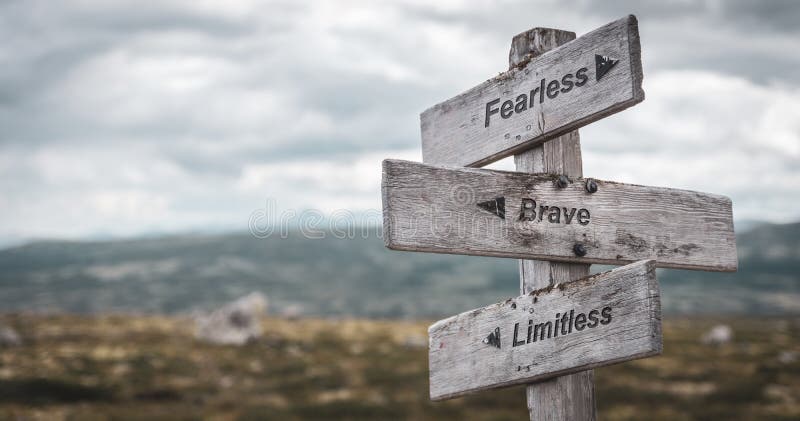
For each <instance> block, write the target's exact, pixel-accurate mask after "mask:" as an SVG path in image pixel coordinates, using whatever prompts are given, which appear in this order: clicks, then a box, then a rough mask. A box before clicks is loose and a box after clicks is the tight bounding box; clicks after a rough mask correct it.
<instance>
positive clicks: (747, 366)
mask: <svg viewBox="0 0 800 421" xmlns="http://www.w3.org/2000/svg"><path fill="white" fill-rule="evenodd" d="M718 322H725V323H727V324H730V325H731V326H732V327H733V328H734V332H735V335H736V338H735V340H734V342H733V343H731V344H727V345H723V346H718V347H713V346H706V345H702V344H700V343H699V341H698V338H699V336H700V335H701V333H702V332H703V331H704V330H706V329H708V328H709V327H710V326H712V325H713V324H714V323H718ZM0 324H5V325H8V326H12V327H13V328H14V329H15V330H17V331H18V332H19V333H20V334H21V336H22V337H23V340H24V345H23V346H19V347H8V348H0V418H8V419H19V418H22V417H24V418H25V419H47V420H50V419H55V420H59V419H64V420H67V419H78V420H92V419H112V418H113V419H171V420H172V419H186V420H191V419H218V420H249V419H253V420H260V419H280V420H292V419H328V418H332V419H414V420H418V419H467V418H468V419H479V420H480V419H495V420H502V419H509V420H510V419H515V420H519V419H526V418H527V414H526V411H525V403H524V402H525V401H524V392H523V390H522V389H520V388H511V389H506V390H499V391H492V392H485V393H480V394H477V395H474V396H470V397H467V398H462V399H455V400H451V401H446V402H441V403H432V402H430V401H429V400H428V384H427V375H428V368H427V346H426V341H427V335H426V329H427V323H423V322H386V321H364V320H344V321H333V320H294V321H289V320H282V319H276V318H268V319H265V320H264V328H265V332H266V334H265V336H264V337H263V338H262V339H260V340H259V341H257V342H255V343H252V344H249V345H247V346H243V347H228V346H214V345H209V344H204V343H201V342H198V341H196V340H195V339H194V338H193V336H192V327H193V325H192V323H191V322H190V321H189V320H186V319H180V318H166V317H134V316H103V317H94V318H92V317H83V316H66V315H60V316H32V315H5V316H0ZM664 338H665V344H664V349H665V352H664V355H663V356H661V357H657V358H651V359H646V360H639V361H634V362H629V363H625V364H621V365H618V366H614V367H608V368H602V369H598V370H596V378H597V394H598V401H599V412H600V417H601V418H602V419H604V420H628V419H631V420H633V419H664V420H682V419H687V420H688V419H754V420H755V419H787V420H788V419H800V320H797V319H783V320H781V319H761V320H751V321H746V320H711V319H702V320H697V319H680V320H667V321H666V322H665V325H664ZM782 354H783V357H781V355H782ZM793 356H794V361H792V362H789V360H791V359H792V357H793Z"/></svg>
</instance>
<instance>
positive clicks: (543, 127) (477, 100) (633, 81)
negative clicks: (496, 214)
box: [421, 16, 644, 167]
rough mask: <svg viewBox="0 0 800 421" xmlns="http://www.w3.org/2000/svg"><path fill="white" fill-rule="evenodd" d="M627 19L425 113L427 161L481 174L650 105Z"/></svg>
mask: <svg viewBox="0 0 800 421" xmlns="http://www.w3.org/2000/svg"><path fill="white" fill-rule="evenodd" d="M640 55H641V54H640V47H639V28H638V26H637V22H636V18H635V17H633V16H628V17H625V18H623V19H620V20H618V21H616V22H611V23H609V24H608V25H606V26H603V27H602V28H598V29H596V30H594V31H592V32H590V33H588V34H586V35H584V36H582V37H580V38H578V39H576V40H575V41H572V42H570V43H568V44H565V45H564V46H563V47H561V48H559V49H558V51H554V52H553V53H548V54H542V55H540V56H538V57H534V58H531V59H530V60H529V61H528V62H523V63H520V64H519V65H518V66H514V67H513V68H511V69H510V70H509V71H508V72H505V73H503V74H500V75H499V76H497V77H495V78H493V79H490V80H488V81H486V82H484V83H482V84H480V85H478V86H476V87H474V88H472V89H470V90H469V91H467V92H464V93H463V94H461V95H459V96H457V97H455V98H453V99H450V100H447V101H445V102H442V103H441V104H437V105H435V106H433V107H432V108H430V109H428V110H426V111H425V112H423V113H422V116H421V120H422V159H423V161H424V162H427V163H431V164H448V165H459V166H471V167H478V166H482V165H485V164H488V163H491V162H492V161H496V160H498V159H501V158H504V157H506V156H509V155H512V154H514V153H515V152H517V151H522V150H525V149H528V148H530V147H532V146H535V145H536V144H537V143H541V142H543V141H545V140H547V139H548V138H552V137H554V136H556V135H559V134H564V133H566V132H568V131H570V130H574V129H576V128H578V127H581V126H584V125H586V124H588V123H591V122H593V121H597V120H599V119H601V118H603V117H606V116H608V115H611V114H614V113H616V112H618V111H622V110H624V109H625V108H628V107H630V106H632V105H635V104H637V103H639V102H641V101H642V100H643V99H644V91H642V62H641V58H640Z"/></svg>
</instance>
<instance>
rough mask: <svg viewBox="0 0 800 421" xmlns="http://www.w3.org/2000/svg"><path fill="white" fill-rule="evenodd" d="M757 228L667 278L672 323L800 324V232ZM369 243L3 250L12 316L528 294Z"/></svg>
mask: <svg viewBox="0 0 800 421" xmlns="http://www.w3.org/2000/svg"><path fill="white" fill-rule="evenodd" d="M751 226H752V228H751V229H750V230H749V231H746V232H743V233H741V232H740V234H739V235H738V241H737V242H738V248H739V272H737V273H708V272H695V271H681V270H660V271H659V279H660V281H661V288H662V297H663V308H664V311H665V313H667V314H757V315H767V314H800V223H794V224H785V225H771V224H752V225H751ZM740 231H741V230H740ZM359 233H360V231H359ZM364 233H365V234H366V237H367V238H362V236H361V235H359V236H357V237H356V238H353V239H339V238H336V237H335V236H334V235H333V233H326V234H327V235H326V236H325V238H323V239H307V238H304V237H303V236H302V235H300V234H299V232H296V231H294V232H291V233H289V235H288V237H287V238H280V237H279V236H277V235H275V236H273V237H271V238H267V239H258V238H255V237H253V236H251V235H250V234H246V233H236V234H225V235H202V236H201V235H196V236H195V235H183V236H169V237H161V238H148V239H134V240H124V241H98V242H65V241H46V242H37V243H32V244H28V245H24V246H19V247H13V248H8V249H5V250H0V312H8V311H37V312H39V311H44V312H78V313H95V312H135V313H171V314H174V313H188V312H191V311H193V310H201V309H209V308H214V307H216V306H218V305H220V304H221V303H223V302H226V301H229V300H232V299H234V298H237V297H239V296H242V295H245V294H247V293H249V292H252V291H261V292H263V293H264V294H266V295H267V296H268V297H269V299H270V311H271V312H274V313H286V314H289V313H291V314H305V315H319V316H334V317H348V316H358V317H380V318H435V317H442V316H448V315H452V314H456V313H459V312H463V311H466V310H469V309H472V308H476V307H481V306H484V305H488V304H490V303H493V302H496V301H500V300H502V299H505V298H507V297H510V296H514V295H517V292H518V282H519V281H518V275H517V262H516V260H513V259H495V258H480V257H468V256H449V255H433V254H423V253H407V252H397V251H391V250H387V249H386V248H385V247H384V246H383V240H382V239H381V238H379V233H378V231H377V230H376V229H374V228H373V229H369V230H365V231H364ZM605 269H606V268H604V267H593V270H594V271H600V270H605Z"/></svg>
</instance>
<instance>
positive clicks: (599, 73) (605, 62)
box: [594, 54, 619, 80]
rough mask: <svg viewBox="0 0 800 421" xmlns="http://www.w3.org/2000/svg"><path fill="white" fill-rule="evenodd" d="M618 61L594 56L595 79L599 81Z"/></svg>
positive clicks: (597, 55)
mask: <svg viewBox="0 0 800 421" xmlns="http://www.w3.org/2000/svg"><path fill="white" fill-rule="evenodd" d="M617 63H619V60H617V59H613V58H609V57H608V56H601V55H599V54H595V55H594V66H595V77H596V78H597V80H600V79H601V78H602V77H603V76H605V75H606V73H608V71H609V70H611V68H612V67H614V66H615V65H616V64H617Z"/></svg>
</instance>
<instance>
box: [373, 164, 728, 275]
mask: <svg viewBox="0 0 800 421" xmlns="http://www.w3.org/2000/svg"><path fill="white" fill-rule="evenodd" d="M557 181H558V176H555V175H550V174H523V173H515V172H506V171H493V170H486V169H475V168H448V167H438V166H433V165H426V164H420V163H416V162H410V161H400V160H385V161H384V163H383V181H382V193H383V212H384V242H385V244H386V246H387V247H389V248H391V249H395V250H406V251H424V252H433V253H451V254H467V255H479V256H496V257H514V258H523V259H525V258H527V259H538V260H554V261H563V262H574V263H603V264H614V265H621V264H626V263H630V262H632V261H636V260H641V259H649V258H654V259H656V260H657V264H658V266H660V267H669V268H680V269H699V270H711V271H735V270H736V268H737V258H736V242H735V235H734V232H733V215H732V209H731V201H730V199H728V198H727V197H724V196H719V195H713V194H708V193H698V192H693V191H688V190H678V189H668V188H662V187H645V186H638V185H631V184H623V183H615V182H611V181H602V180H594V181H595V183H596V184H597V192H596V193H593V194H591V193H589V192H587V191H586V188H585V184H586V182H587V180H586V179H580V178H573V179H568V183H567V186H566V187H564V188H559V187H557ZM499 198H502V199H503V202H504V203H503V205H504V206H503V207H504V215H503V217H501V216H499V215H498V213H497V212H496V211H495V212H493V211H492V210H491V205H486V204H485V203H486V202H491V201H494V200H495V199H499ZM531 201H534V202H535V203H533V205H534V209H533V210H534V211H535V213H534V214H533V218H532V219H533V220H529V219H531V218H530V216H531V213H530V212H524V209H523V206H524V203H531ZM479 204H484V205H482V206H484V207H480V206H479ZM498 206H499V205H498ZM543 207H548V208H547V209H543ZM543 210H544V212H543ZM556 215H558V216H556ZM577 244H580V245H582V247H583V248H584V249H585V252H586V254H585V256H583V257H579V256H577V255H576V252H575V246H576V245H577Z"/></svg>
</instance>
